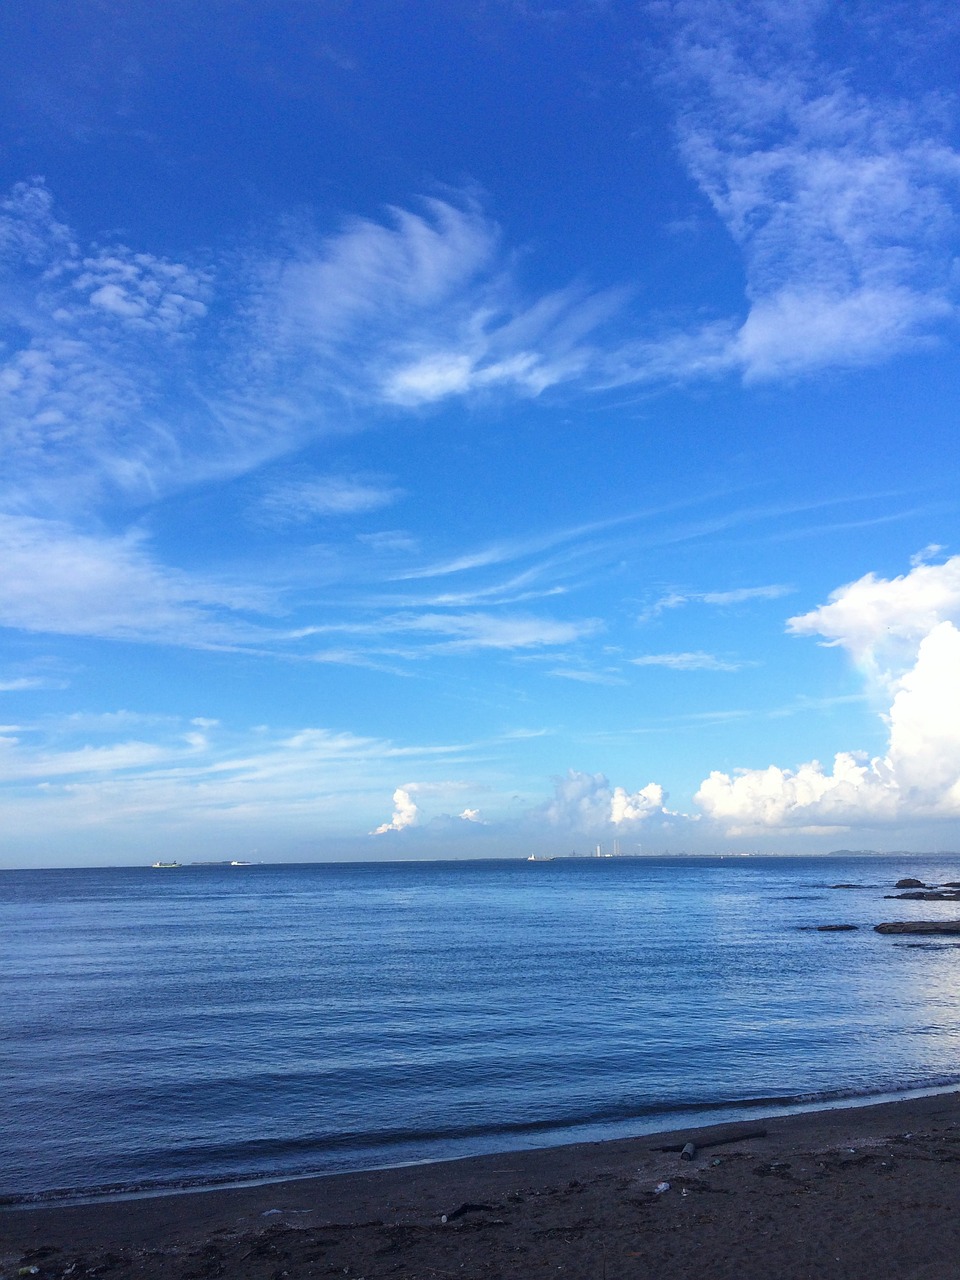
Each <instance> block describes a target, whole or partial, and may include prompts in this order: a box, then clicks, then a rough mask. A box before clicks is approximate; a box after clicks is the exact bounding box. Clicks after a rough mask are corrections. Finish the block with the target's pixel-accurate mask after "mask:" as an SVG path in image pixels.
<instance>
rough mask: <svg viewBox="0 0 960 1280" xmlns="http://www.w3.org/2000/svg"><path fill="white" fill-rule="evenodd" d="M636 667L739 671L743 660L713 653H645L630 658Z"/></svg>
mask: <svg viewBox="0 0 960 1280" xmlns="http://www.w3.org/2000/svg"><path fill="white" fill-rule="evenodd" d="M628 661H630V662H631V663H632V664H633V665H634V666H635V667H668V668H669V669H670V670H671V671H739V670H740V669H741V667H743V666H744V663H742V662H726V661H724V660H723V659H722V658H717V657H715V656H714V655H713V654H712V653H702V652H700V651H697V652H695V653H645V654H643V656H642V657H639V658H630V659H628Z"/></svg>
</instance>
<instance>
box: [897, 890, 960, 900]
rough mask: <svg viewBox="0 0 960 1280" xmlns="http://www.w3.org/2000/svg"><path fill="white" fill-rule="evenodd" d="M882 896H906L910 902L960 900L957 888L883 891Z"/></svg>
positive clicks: (900, 897) (902, 897) (899, 897)
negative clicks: (907, 891) (899, 891)
mask: <svg viewBox="0 0 960 1280" xmlns="http://www.w3.org/2000/svg"><path fill="white" fill-rule="evenodd" d="M883 896H884V898H888V899H889V898H898V899H901V900H902V899H904V898H907V899H909V900H910V901H911V902H960V890H957V889H912V890H911V891H910V892H909V893H885V894H884V895H883Z"/></svg>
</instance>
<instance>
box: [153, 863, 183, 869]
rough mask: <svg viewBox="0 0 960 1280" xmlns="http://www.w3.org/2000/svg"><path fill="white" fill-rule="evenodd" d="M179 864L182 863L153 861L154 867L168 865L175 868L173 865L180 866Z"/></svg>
mask: <svg viewBox="0 0 960 1280" xmlns="http://www.w3.org/2000/svg"><path fill="white" fill-rule="evenodd" d="M179 865H180V863H179V862H154V863H151V866H153V867H154V868H167V867H170V868H173V867H179Z"/></svg>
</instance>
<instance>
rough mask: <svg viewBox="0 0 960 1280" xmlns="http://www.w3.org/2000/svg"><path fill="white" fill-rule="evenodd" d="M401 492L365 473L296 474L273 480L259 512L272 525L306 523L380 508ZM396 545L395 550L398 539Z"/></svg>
mask: <svg viewBox="0 0 960 1280" xmlns="http://www.w3.org/2000/svg"><path fill="white" fill-rule="evenodd" d="M402 493H403V491H402V490H401V489H398V488H395V487H392V486H390V485H387V484H384V483H382V482H379V481H377V480H375V479H372V478H365V477H362V476H338V475H317V476H308V477H294V478H290V479H286V480H278V481H276V482H275V483H273V484H272V485H271V486H270V487H269V488H268V489H267V491H266V492H265V493H264V494H263V496H262V497H261V499H260V501H259V503H258V506H257V514H258V516H259V517H260V518H261V519H262V520H264V521H266V522H267V523H269V524H273V525H280V526H283V525H297V524H307V523H309V522H310V521H312V520H315V519H318V518H322V517H325V516H354V515H363V514H365V513H367V512H370V511H381V510H383V508H384V507H389V506H391V505H392V504H393V503H394V502H396V501H397V499H398V498H400V497H401V496H402ZM374 536H376V535H374ZM380 536H381V539H382V537H383V535H380ZM393 546H394V549H396V543H395V542H394V544H393Z"/></svg>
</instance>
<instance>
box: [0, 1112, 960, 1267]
mask: <svg viewBox="0 0 960 1280" xmlns="http://www.w3.org/2000/svg"><path fill="white" fill-rule="evenodd" d="M758 1129H763V1130H765V1131H766V1132H765V1134H764V1135H763V1136H759V1135H756V1132H755V1131H756V1130H758ZM748 1130H752V1131H754V1134H755V1136H750V1137H744V1136H739V1135H742V1134H743V1133H744V1131H748ZM688 1140H691V1141H693V1142H694V1143H695V1144H696V1145H697V1150H696V1154H695V1156H694V1158H693V1159H692V1160H685V1159H682V1158H681V1155H680V1153H679V1151H677V1150H673V1151H663V1150H659V1148H661V1147H664V1146H668V1145H670V1146H674V1147H679V1146H681V1145H682V1144H683V1143H684V1142H686V1141H688ZM712 1143H715V1145H708V1144H712ZM663 1183H669V1189H662V1188H661V1189H660V1190H659V1191H658V1190H657V1188H658V1187H660V1186H661V1184H663ZM444 1218H446V1221H444ZM25 1269H28V1270H25ZM19 1275H25V1276H26V1275H32V1276H36V1277H37V1280H54V1277H56V1280H60V1278H61V1277H68V1278H69V1280H88V1277H94V1276H96V1277H98V1278H99V1277H104V1278H105V1280H113V1278H114V1277H116V1278H117V1280H123V1278H124V1277H147V1278H148V1280H207V1278H208V1277H219V1276H223V1277H228V1278H230V1280H286V1278H287V1277H289V1278H290V1280H297V1278H298V1277H306V1276H348V1277H352V1280H361V1278H362V1280H375V1278H376V1280H380V1278H381V1277H402V1278H403V1280H433V1278H434V1277H448V1276H458V1277H462V1278H463V1280H480V1278H481V1277H482V1278H484V1280H488V1278H489V1277H498V1276H504V1277H513V1276H516V1277H547V1276H551V1277H557V1276H570V1277H584V1278H586V1277H591V1278H593V1277H595V1278H596V1280H617V1278H619V1277H626V1278H632V1277H637V1280H641V1278H646V1277H650V1278H651V1280H654V1278H655V1280H680V1278H681V1277H682V1278H683V1280H694V1278H699V1280H721V1277H722V1278H724V1280H726V1278H727V1277H730V1278H731V1280H732V1278H733V1277H737V1278H738V1280H761V1277H762V1278H763V1280H794V1278H797V1280H799V1278H801V1277H802V1278H803V1280H830V1278H832V1277H836V1278H837V1280H840V1278H841V1277H842V1278H843V1280H886V1278H887V1277H891V1278H894V1277H895V1278H896V1280H950V1278H953V1277H957V1276H960V1093H950V1094H941V1095H938V1096H935V1097H928V1098H919V1099H907V1100H901V1101H898V1102H894V1103H884V1104H879V1105H875V1106H867V1107H858V1108H851V1109H840V1110H832V1111H820V1112H814V1113H809V1114H804V1115H794V1116H781V1117H778V1118H776V1119H772V1120H757V1121H751V1122H750V1123H749V1124H747V1125H723V1126H715V1127H714V1128H712V1129H700V1130H694V1129H691V1130H684V1131H681V1132H676V1133H673V1134H661V1135H653V1136H651V1135H646V1136H644V1137H639V1138H631V1139H621V1140H617V1141H611V1142H602V1143H586V1144H580V1145H577V1146H567V1147H553V1148H548V1149H542V1150H536V1151H525V1152H511V1153H507V1154H504V1155H494V1156H480V1157H475V1158H471V1159H468V1160H457V1161H450V1162H444V1163H437V1164H429V1165H417V1166H414V1167H410V1168H402V1169H383V1170H377V1171H375V1172H371V1173H357V1174H339V1175H336V1176H334V1177H328V1178H310V1179H301V1180H296V1181H290V1182H280V1183H271V1184H268V1185H259V1186H254V1187H243V1188H237V1189H232V1190H223V1189H221V1190H210V1191H204V1192H199V1193H191V1194H175V1195H164V1196H157V1197H152V1198H143V1199H135V1200H125V1201H117V1202H107V1203H104V1202H100V1203H97V1204H87V1205H61V1206H50V1205H47V1206H45V1207H42V1208H33V1209H30V1208H21V1207H15V1208H7V1209H3V1210H2V1211H0V1277H2V1278H3V1280H8V1278H9V1280H13V1277H18V1276H19Z"/></svg>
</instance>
